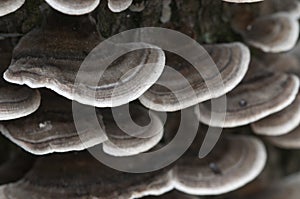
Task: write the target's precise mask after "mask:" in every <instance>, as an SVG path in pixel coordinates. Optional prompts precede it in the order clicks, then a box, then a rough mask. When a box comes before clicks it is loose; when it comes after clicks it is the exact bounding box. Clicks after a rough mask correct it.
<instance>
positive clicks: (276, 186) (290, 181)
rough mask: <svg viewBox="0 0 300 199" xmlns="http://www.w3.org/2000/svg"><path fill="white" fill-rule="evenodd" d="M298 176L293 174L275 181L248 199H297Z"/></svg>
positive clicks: (298, 191) (299, 178)
mask: <svg viewBox="0 0 300 199" xmlns="http://www.w3.org/2000/svg"><path fill="white" fill-rule="evenodd" d="M299 186H300V174H299V173H295V174H292V175H291V176H288V177H286V178H284V179H282V180H280V181H276V182H275V183H273V184H271V185H270V186H268V187H266V188H265V189H264V190H262V191H260V192H259V193H255V194H254V195H253V196H251V197H249V199H252V198H255V199H265V198H268V199H283V198H288V199H298V198H299V194H300V189H299Z"/></svg>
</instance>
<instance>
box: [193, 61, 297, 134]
mask: <svg viewBox="0 0 300 199" xmlns="http://www.w3.org/2000/svg"><path fill="white" fill-rule="evenodd" d="M298 89H299V78H298V77H297V76H295V75H289V74H283V73H274V72H272V71H269V70H266V67H263V66H262V67H260V66H259V65H258V64H257V61H255V59H253V60H252V63H251V66H250V67H249V71H248V73H247V75H246V77H245V78H244V80H243V81H242V83H241V84H240V85H238V86H237V87H236V88H235V89H233V90H232V91H231V92H229V93H228V94H227V95H226V98H227V110H226V117H225V121H224V122H223V121H219V120H218V118H214V119H213V120H211V107H210V103H209V102H205V103H202V104H200V112H199V109H195V111H196V115H197V117H198V119H199V120H200V121H201V122H203V123H205V124H208V125H210V126H216V127H225V128H231V127H237V126H243V125H247V124H250V123H253V122H256V121H258V120H260V119H262V118H265V117H267V116H269V115H271V114H274V113H276V112H279V111H281V110H283V109H284V108H286V107H287V106H289V105H290V104H291V103H292V102H293V101H294V100H295V98H296V95H297V93H298ZM217 111H218V110H217V109H216V112H217ZM220 111H221V110H220ZM222 112H223V110H222Z"/></svg>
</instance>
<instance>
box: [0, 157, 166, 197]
mask: <svg viewBox="0 0 300 199" xmlns="http://www.w3.org/2000/svg"><path fill="white" fill-rule="evenodd" d="M169 187H170V174H169V172H168V170H167V169H165V170H161V171H157V172H151V173H145V174H138V175H137V174H131V173H124V172H120V171H117V170H114V169H111V168H108V167H106V166H105V165H102V164H101V163H100V162H99V161H97V160H96V159H94V158H93V157H92V156H91V155H89V153H87V152H80V153H76V154H73V153H71V154H64V155H50V156H45V157H41V158H39V159H38V160H37V162H36V164H35V165H34V167H33V169H32V170H31V171H30V172H29V173H27V174H26V176H25V177H24V178H23V179H21V180H19V181H18V182H16V183H12V184H7V185H4V186H2V187H0V198H3V199H8V198H15V199H24V198H30V199H40V198H44V199H53V198H64V199H82V198H129V199H131V198H140V197H143V196H146V195H159V194H163V193H165V192H166V191H169V190H170V188H169Z"/></svg>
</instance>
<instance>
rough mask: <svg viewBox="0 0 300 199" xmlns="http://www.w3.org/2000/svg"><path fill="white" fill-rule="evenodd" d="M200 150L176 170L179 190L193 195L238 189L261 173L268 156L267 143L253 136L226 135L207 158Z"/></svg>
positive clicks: (176, 181) (181, 163)
mask: <svg viewBox="0 0 300 199" xmlns="http://www.w3.org/2000/svg"><path fill="white" fill-rule="evenodd" d="M198 144H199V142H198ZM197 152H198V151H196V152H194V153H193V154H190V155H191V156H183V157H182V158H181V159H180V160H179V162H178V163H177V164H176V165H175V167H174V169H173V176H174V182H173V183H174V186H175V187H176V189H177V190H180V191H182V192H185V193H188V194H193V195H219V194H224V193H227V192H230V191H233V190H235V189H238V188H240V187H242V186H244V185H246V184H247V183H249V182H250V181H252V180H253V179H254V178H256V177H257V176H258V175H259V174H260V173H261V171H262V170H263V168H264V166H265V163H266V159H267V154H266V150H265V147H264V144H263V143H262V142H261V141H260V140H258V139H256V138H254V137H250V136H228V137H223V138H222V139H221V140H219V142H218V143H217V145H216V146H215V148H214V149H213V151H212V152H211V153H210V154H209V155H208V156H207V157H205V158H203V159H199V158H197Z"/></svg>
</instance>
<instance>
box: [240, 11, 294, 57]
mask: <svg viewBox="0 0 300 199" xmlns="http://www.w3.org/2000/svg"><path fill="white" fill-rule="evenodd" d="M298 36H299V23H298V21H297V19H296V18H295V17H293V16H291V15H289V14H287V13H276V14H273V15H268V16H262V17H259V18H257V19H256V20H254V21H253V22H252V23H251V24H250V25H249V26H248V28H247V30H246V31H245V32H244V33H243V37H244V39H245V40H246V42H248V43H249V44H250V45H252V46H254V47H256V48H259V49H261V50H263V51H265V52H274V53H276V52H282V51H288V50H291V49H292V48H293V47H294V46H295V44H296V42H297V40H298Z"/></svg>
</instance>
